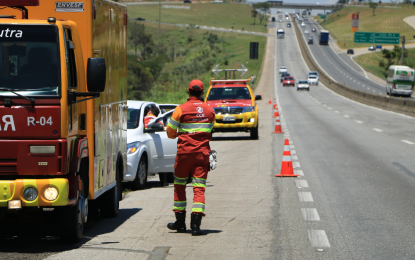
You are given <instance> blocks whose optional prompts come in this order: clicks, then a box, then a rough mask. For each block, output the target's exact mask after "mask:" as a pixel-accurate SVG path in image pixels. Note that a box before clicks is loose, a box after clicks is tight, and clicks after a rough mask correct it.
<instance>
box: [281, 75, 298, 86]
mask: <svg viewBox="0 0 415 260" xmlns="http://www.w3.org/2000/svg"><path fill="white" fill-rule="evenodd" d="M294 85H295V80H294V77H292V76H285V77H284V79H283V81H282V86H283V87H284V86H293V87H294Z"/></svg>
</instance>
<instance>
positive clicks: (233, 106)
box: [204, 79, 262, 139]
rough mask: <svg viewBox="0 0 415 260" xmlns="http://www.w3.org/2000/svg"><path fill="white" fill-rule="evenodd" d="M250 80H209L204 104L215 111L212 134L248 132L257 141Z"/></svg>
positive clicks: (255, 109) (259, 96)
mask: <svg viewBox="0 0 415 260" xmlns="http://www.w3.org/2000/svg"><path fill="white" fill-rule="evenodd" d="M250 81H251V80H250V79H233V80H232V79H228V80H211V81H210V83H209V89H208V91H207V93H206V98H205V99H204V102H205V103H207V104H208V105H209V106H211V107H212V108H213V109H214V110H215V114H216V116H215V118H216V122H215V123H214V125H213V129H212V133H214V132H241V131H242V132H249V133H250V137H251V139H258V105H257V104H256V100H261V99H262V98H261V95H256V96H255V95H254V92H253V91H252V89H251V87H250V86H249V82H250Z"/></svg>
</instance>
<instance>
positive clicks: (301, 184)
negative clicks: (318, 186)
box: [295, 180, 308, 189]
mask: <svg viewBox="0 0 415 260" xmlns="http://www.w3.org/2000/svg"><path fill="white" fill-rule="evenodd" d="M295 186H297V188H299V189H301V188H308V183H307V181H306V180H296V181H295Z"/></svg>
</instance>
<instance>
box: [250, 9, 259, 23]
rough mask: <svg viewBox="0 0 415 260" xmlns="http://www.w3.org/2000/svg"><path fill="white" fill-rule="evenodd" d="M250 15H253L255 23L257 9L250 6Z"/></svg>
mask: <svg viewBox="0 0 415 260" xmlns="http://www.w3.org/2000/svg"><path fill="white" fill-rule="evenodd" d="M251 16H252V17H254V24H255V18H256V17H257V16H258V11H257V10H256V9H255V8H254V7H252V10H251Z"/></svg>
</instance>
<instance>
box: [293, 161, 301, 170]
mask: <svg viewBox="0 0 415 260" xmlns="http://www.w3.org/2000/svg"><path fill="white" fill-rule="evenodd" d="M293 168H294V169H295V168H301V165H300V163H299V162H293Z"/></svg>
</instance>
